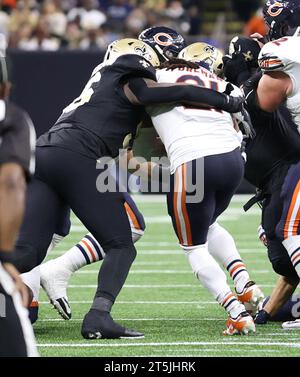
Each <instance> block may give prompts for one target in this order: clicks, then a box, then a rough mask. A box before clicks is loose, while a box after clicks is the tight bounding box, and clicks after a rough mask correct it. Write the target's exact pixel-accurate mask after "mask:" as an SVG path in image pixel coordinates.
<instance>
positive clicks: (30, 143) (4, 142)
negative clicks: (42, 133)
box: [0, 100, 36, 178]
mask: <svg viewBox="0 0 300 377" xmlns="http://www.w3.org/2000/svg"><path fill="white" fill-rule="evenodd" d="M35 142H36V139H35V130H34V126H33V123H32V121H31V119H30V117H29V115H28V114H27V113H26V112H25V111H24V110H22V109H21V108H20V107H18V106H17V105H15V104H13V103H11V102H7V101H3V100H0V164H3V163H9V162H15V163H17V164H19V165H21V166H22V167H23V169H24V172H25V174H26V177H27V178H29V177H30V176H31V175H32V174H33V173H34V168H35V159H34V151H35Z"/></svg>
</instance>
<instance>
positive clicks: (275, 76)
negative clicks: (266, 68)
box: [257, 72, 292, 113]
mask: <svg viewBox="0 0 300 377" xmlns="http://www.w3.org/2000/svg"><path fill="white" fill-rule="evenodd" d="M291 92H292V80H291V78H290V77H289V76H288V75H287V74H285V73H284V72H268V73H265V74H264V75H263V76H262V78H261V79H260V81H259V84H258V87H257V101H258V104H259V107H260V108H261V109H262V110H264V111H266V112H269V113H272V112H273V111H275V110H276V109H277V108H278V107H279V105H280V104H281V103H283V102H284V101H285V100H286V98H287V96H288V95H289V94H290V93H291Z"/></svg>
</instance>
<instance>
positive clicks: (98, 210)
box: [16, 147, 136, 301]
mask: <svg viewBox="0 0 300 377" xmlns="http://www.w3.org/2000/svg"><path fill="white" fill-rule="evenodd" d="M101 172H103V170H99V169H96V161H95V160H93V159H90V158H87V157H85V156H82V155H80V154H78V153H75V152H72V151H69V150H65V149H62V148H58V147H37V151H36V173H35V176H34V179H33V180H32V182H31V183H30V184H29V187H28V198H27V207H26V213H25V217H24V221H23V224H22V227H21V231H20V235H19V238H18V241H17V246H16V250H17V268H18V269H19V270H20V271H21V272H27V271H29V270H31V269H32V268H33V267H35V266H37V265H39V264H40V263H41V262H42V261H43V259H44V258H45V255H46V252H47V248H48V246H49V244H50V242H51V239H52V236H53V233H55V230H56V229H57V226H58V224H59V223H60V222H61V221H62V217H63V216H65V213H66V208H68V207H70V208H71V209H72V210H73V212H74V213H75V214H76V216H77V217H78V218H79V219H80V220H81V222H82V223H83V224H84V225H85V227H86V228H87V229H88V230H89V232H91V233H92V234H93V236H94V237H95V238H96V239H97V241H98V242H99V243H100V245H101V246H102V247H103V250H104V251H105V253H106V257H105V259H104V261H103V263H102V265H101V269H100V273H99V287H98V291H97V294H96V295H97V296H101V297H105V298H108V299H110V300H112V301H114V300H115V298H116V296H117V295H118V293H119V291H120V289H121V288H122V286H123V284H124V282H125V280H126V277H127V274H128V271H129V269H130V266H131V264H132V262H133V260H134V258H135V256H136V250H135V248H134V246H133V242H132V237H131V230H130V225H129V222H128V218H127V215H126V211H125V209H124V196H123V195H122V193H118V192H105V193H100V192H99V191H98V190H97V188H96V181H97V178H98V176H99V174H100V173H101Z"/></svg>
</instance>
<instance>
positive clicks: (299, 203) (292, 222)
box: [276, 163, 300, 277]
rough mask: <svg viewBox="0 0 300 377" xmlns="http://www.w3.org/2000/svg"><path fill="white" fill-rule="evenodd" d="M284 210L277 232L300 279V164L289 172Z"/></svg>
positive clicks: (283, 196) (285, 185)
mask: <svg viewBox="0 0 300 377" xmlns="http://www.w3.org/2000/svg"><path fill="white" fill-rule="evenodd" d="M281 197H282V199H283V210H282V215H281V219H280V222H279V223H278V225H277V228H276V231H277V236H278V238H279V239H280V240H281V241H282V244H283V246H284V247H285V248H286V250H287V252H288V255H289V257H290V260H291V263H292V265H293V267H294V269H295V270H296V272H297V274H298V276H299V277H300V163H298V164H295V165H292V166H291V167H290V169H289V170H288V173H287V175H286V177H285V180H284V184H283V186H282V191H281Z"/></svg>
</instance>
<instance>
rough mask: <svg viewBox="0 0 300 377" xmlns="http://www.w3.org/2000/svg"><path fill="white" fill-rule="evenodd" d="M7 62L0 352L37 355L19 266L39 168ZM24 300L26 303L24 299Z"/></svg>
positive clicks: (2, 105)
mask: <svg viewBox="0 0 300 377" xmlns="http://www.w3.org/2000/svg"><path fill="white" fill-rule="evenodd" d="M9 89H10V84H9V82H8V74H7V66H6V61H5V58H4V56H3V54H2V53H1V56H0V139H1V144H0V334H1V335H0V357H4V356H7V357H26V356H37V355H38V353H37V350H36V346H35V340H34V335H33V331H32V328H31V325H30V323H29V321H28V317H27V311H26V310H25V308H24V306H23V305H27V301H28V297H27V290H26V288H25V286H24V285H23V283H22V281H21V279H20V277H19V273H18V271H17V270H16V268H15V266H14V247H15V240H16V237H17V233H18V231H19V227H20V225H21V221H22V217H23V212H24V204H25V193H26V181H27V180H29V179H30V176H31V174H32V173H33V171H34V147H35V131H34V127H33V124H32V122H31V119H30V118H29V116H28V114H26V113H25V112H24V111H23V110H22V109H20V108H19V107H18V106H16V105H14V104H13V103H11V102H9V101H8V95H9ZM22 301H23V302H22Z"/></svg>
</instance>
